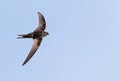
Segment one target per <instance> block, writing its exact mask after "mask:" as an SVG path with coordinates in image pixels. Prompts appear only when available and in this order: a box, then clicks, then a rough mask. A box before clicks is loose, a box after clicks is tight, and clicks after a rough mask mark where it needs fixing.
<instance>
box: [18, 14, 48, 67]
mask: <svg viewBox="0 0 120 81" xmlns="http://www.w3.org/2000/svg"><path fill="white" fill-rule="evenodd" d="M38 19H39V23H38V27H37V28H36V29H35V30H34V31H33V32H31V33H28V34H19V35H18V37H17V39H23V38H32V39H33V41H34V43H33V45H32V48H31V50H30V52H29V54H28V56H27V58H26V59H25V61H24V62H23V64H22V66H23V65H25V64H26V63H27V62H28V61H29V60H30V59H31V58H32V56H33V55H34V54H35V52H36V51H37V49H38V48H39V46H40V44H41V42H42V39H43V37H45V36H47V35H49V33H48V32H46V31H44V30H45V28H46V21H45V18H44V16H43V15H42V13H40V12H38Z"/></svg>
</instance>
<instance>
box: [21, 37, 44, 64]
mask: <svg viewBox="0 0 120 81" xmlns="http://www.w3.org/2000/svg"><path fill="white" fill-rule="evenodd" d="M41 41H42V38H39V39H38V38H37V39H34V43H33V46H32V48H31V50H30V52H29V54H28V56H27V58H26V60H25V61H24V63H23V64H22V65H25V64H26V63H27V62H28V61H29V60H30V59H31V57H32V56H33V55H34V54H35V52H36V50H37V49H38V47H39V46H40V44H41Z"/></svg>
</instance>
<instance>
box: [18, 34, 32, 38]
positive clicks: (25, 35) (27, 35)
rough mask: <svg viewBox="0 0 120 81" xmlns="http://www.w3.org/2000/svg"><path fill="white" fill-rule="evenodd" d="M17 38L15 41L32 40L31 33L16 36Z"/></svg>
mask: <svg viewBox="0 0 120 81" xmlns="http://www.w3.org/2000/svg"><path fill="white" fill-rule="evenodd" d="M18 36H19V37H17V39H21V38H32V33H29V34H20V35H18Z"/></svg>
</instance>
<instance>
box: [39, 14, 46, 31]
mask: <svg viewBox="0 0 120 81" xmlns="http://www.w3.org/2000/svg"><path fill="white" fill-rule="evenodd" d="M38 18H39V24H38V28H37V29H40V30H45V28H46V22H45V18H44V16H43V15H42V14H41V13H40V12H38Z"/></svg>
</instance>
